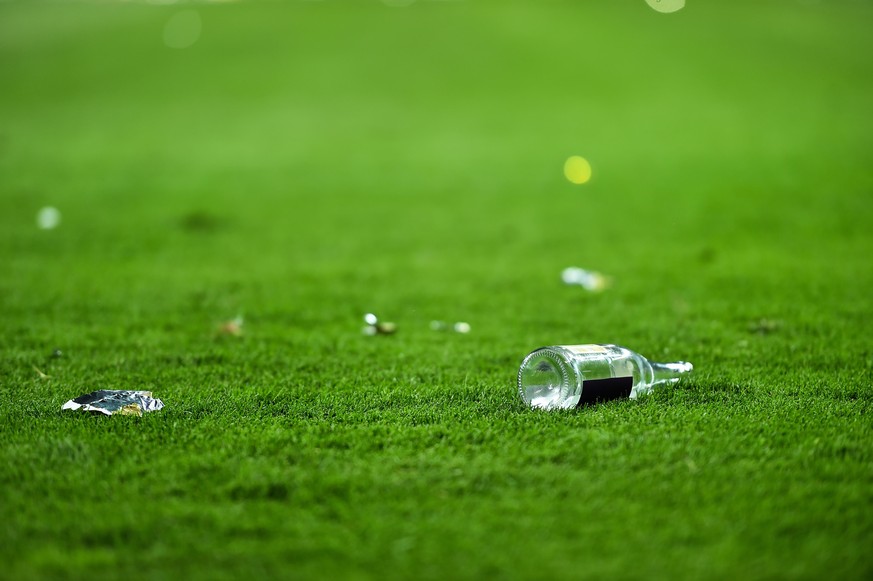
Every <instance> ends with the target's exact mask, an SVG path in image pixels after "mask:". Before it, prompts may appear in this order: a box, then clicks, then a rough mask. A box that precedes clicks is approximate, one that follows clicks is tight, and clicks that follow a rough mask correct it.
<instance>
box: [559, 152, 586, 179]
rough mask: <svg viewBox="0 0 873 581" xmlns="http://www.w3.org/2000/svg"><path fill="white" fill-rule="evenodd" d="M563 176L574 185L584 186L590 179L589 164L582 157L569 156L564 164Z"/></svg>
mask: <svg viewBox="0 0 873 581" xmlns="http://www.w3.org/2000/svg"><path fill="white" fill-rule="evenodd" d="M564 176H565V177H566V178H567V179H568V180H570V181H571V182H572V183H574V184H584V183H585V182H587V181H588V180H590V179H591V164H590V163H588V160H587V159H585V158H584V157H580V156H578V155H573V156H570V157H568V158H567V161H565V162H564Z"/></svg>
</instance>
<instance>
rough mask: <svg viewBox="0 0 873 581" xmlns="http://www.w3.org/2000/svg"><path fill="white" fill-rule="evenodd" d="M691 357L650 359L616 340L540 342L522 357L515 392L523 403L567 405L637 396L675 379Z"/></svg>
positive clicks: (549, 407) (550, 406) (552, 406)
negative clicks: (673, 360) (607, 342)
mask: <svg viewBox="0 0 873 581" xmlns="http://www.w3.org/2000/svg"><path fill="white" fill-rule="evenodd" d="M692 369H693V366H692V365H691V364H690V363H685V362H684V361H680V362H678V363H652V362H650V361H649V360H648V359H646V358H645V357H643V356H642V355H640V354H639V353H634V352H633V351H631V350H630V349H625V348H624V347H619V346H618V345H553V346H551V347H541V348H539V349H537V350H536V351H533V352H532V353H530V354H529V355H528V356H527V357H525V358H524V361H522V362H521V367H520V368H519V370H518V393H519V395H520V396H521V399H523V400H524V402H525V403H526V404H528V405H529V406H531V407H534V408H542V409H547V410H553V409H568V408H574V407H581V406H584V405H588V404H592V403H596V402H601V401H609V400H612V399H619V398H631V399H633V398H636V397H637V396H638V395H642V394H645V393H649V392H650V391H652V389H653V388H655V387H657V386H660V385H669V384H673V383H676V382H677V381H679V377H680V376H681V375H684V374H686V373H688V372H689V371H691V370H692Z"/></svg>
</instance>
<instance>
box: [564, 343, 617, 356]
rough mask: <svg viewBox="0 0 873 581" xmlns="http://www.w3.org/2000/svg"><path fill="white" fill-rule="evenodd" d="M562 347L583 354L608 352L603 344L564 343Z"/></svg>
mask: <svg viewBox="0 0 873 581" xmlns="http://www.w3.org/2000/svg"><path fill="white" fill-rule="evenodd" d="M564 349H566V350H567V351H572V352H573V353H578V354H579V355H584V354H586V353H609V351H608V350H607V349H606V347H604V346H603V345H565V346H564Z"/></svg>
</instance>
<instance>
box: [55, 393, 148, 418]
mask: <svg viewBox="0 0 873 581" xmlns="http://www.w3.org/2000/svg"><path fill="white" fill-rule="evenodd" d="M162 407H164V402H162V401H161V400H159V399H155V398H153V397H152V392H150V391H128V390H123V389H100V390H98V391H92V392H91V393H86V394H85V395H80V396H79V397H77V398H75V399H71V400H70V401H68V402H67V403H65V404H64V406H63V407H62V408H61V409H62V410H82V411H86V412H95V413H100V414H103V415H107V416H111V415H112V414H121V415H132V416H141V415H142V414H143V412H154V411H157V410H159V409H161V408H162Z"/></svg>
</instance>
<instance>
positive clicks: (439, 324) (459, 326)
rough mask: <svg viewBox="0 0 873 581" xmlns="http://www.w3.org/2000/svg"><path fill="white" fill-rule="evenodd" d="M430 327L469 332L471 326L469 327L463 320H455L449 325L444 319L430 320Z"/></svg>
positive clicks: (439, 329) (435, 329)
mask: <svg viewBox="0 0 873 581" xmlns="http://www.w3.org/2000/svg"><path fill="white" fill-rule="evenodd" d="M430 328H431V330H433V331H448V330H449V329H451V330H452V331H454V332H455V333H469V332H470V329H471V328H472V327H470V323H465V322H463V321H460V322H457V323H455V324H454V325H451V327H450V326H449V324H448V323H446V322H445V321H431V322H430Z"/></svg>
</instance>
